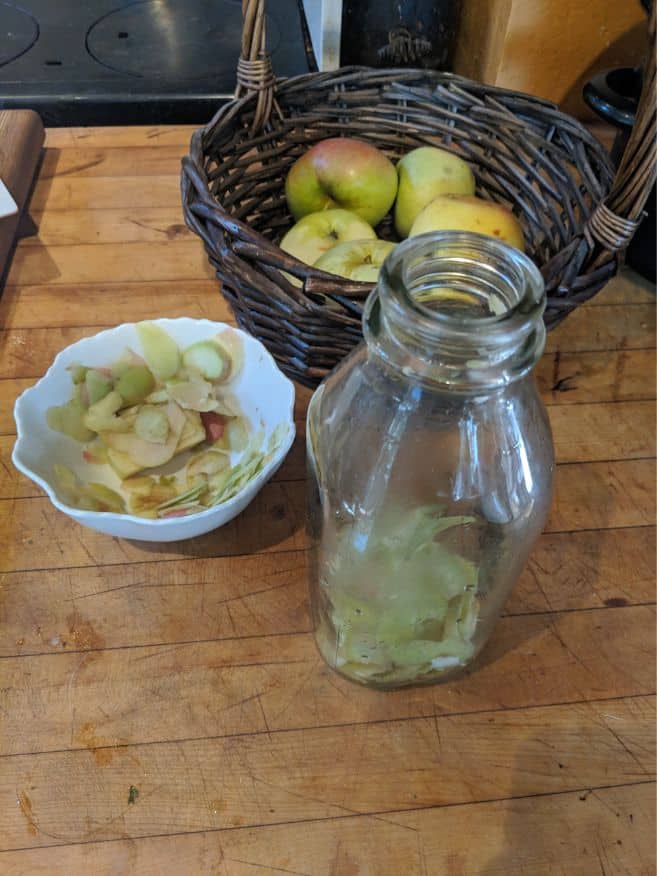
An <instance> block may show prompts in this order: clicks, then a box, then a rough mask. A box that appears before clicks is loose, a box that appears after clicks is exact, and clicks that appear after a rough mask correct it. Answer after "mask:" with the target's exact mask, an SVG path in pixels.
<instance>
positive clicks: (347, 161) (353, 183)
mask: <svg viewBox="0 0 657 876" xmlns="http://www.w3.org/2000/svg"><path fill="white" fill-rule="evenodd" d="M396 194H397V172H396V170H395V166H394V165H393V163H392V162H391V161H390V160H389V159H388V158H386V156H385V155H384V154H383V153H382V152H379V150H378V149H377V148H376V147H374V146H371V145H370V144H369V143H364V142H363V141H362V140H352V139H350V138H348V137H332V138H330V139H328V140H322V141H321V142H320V143H316V144H315V145H314V146H313V147H311V148H310V149H309V150H308V151H307V152H305V153H304V154H303V155H302V156H301V158H298V159H297V160H296V161H295V162H294V164H293V165H292V168H291V169H290V172H289V173H288V175H287V178H286V180H285V197H286V198H287V204H288V207H289V208H290V213H292V215H293V216H294V218H295V219H301V218H302V217H303V216H307V215H308V214H310V213H317V212H318V211H319V210H327V209H331V208H333V207H342V208H344V209H345V210H351V212H352V213H356V214H357V215H358V216H360V217H361V218H362V219H365V221H366V222H369V224H370V225H376V224H377V223H378V222H380V221H381V220H382V219H383V217H384V216H385V215H386V213H387V212H388V210H389V209H390V208H391V207H392V204H393V201H394V200H395V195H396Z"/></svg>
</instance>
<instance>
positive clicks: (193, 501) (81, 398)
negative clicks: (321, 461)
mask: <svg viewBox="0 0 657 876" xmlns="http://www.w3.org/2000/svg"><path fill="white" fill-rule="evenodd" d="M149 333H150V334H149ZM163 339H164V344H162V341H163ZM153 341H154V346H153V344H152V342H153ZM154 351H155V352H154ZM154 356H155V358H154ZM158 357H159V359H158ZM91 373H93V376H91V377H89V375H90V374H91ZM293 406H294V387H293V384H292V383H291V382H290V381H289V380H288V379H287V377H285V376H284V375H283V374H282V372H281V371H280V370H279V369H278V367H277V366H276V363H275V362H274V360H273V358H272V357H271V355H270V354H269V353H268V352H267V350H266V349H265V348H264V347H263V345H262V344H261V343H260V342H259V341H257V340H255V338H252V337H251V336H250V335H248V334H246V333H244V332H242V331H240V330H239V329H234V328H232V327H230V326H228V325H226V324H224V323H216V322H211V321H209V320H196V319H189V318H180V319H158V320H153V321H151V322H148V323H138V324H133V323H126V324H123V325H120V326H117V327H116V328H113V329H109V330H107V331H104V332H101V333H99V334H98V335H95V336H93V337H91V338H85V339H83V340H81V341H78V342H77V343H76V344H73V345H71V346H70V347H67V348H66V349H65V350H63V351H62V352H61V353H59V354H58V355H57V357H56V358H55V361H54V362H53V364H52V366H51V367H50V369H49V370H48V372H47V373H46V375H45V376H44V377H43V378H41V380H39V381H38V382H37V383H36V384H35V385H34V386H32V387H30V388H29V389H28V390H26V391H25V392H24V393H23V394H22V395H21V396H20V397H19V399H18V400H17V402H16V405H15V408H14V416H15V420H16V426H17V433H18V438H17V441H16V444H15V447H14V451H13V454H12V460H13V462H14V464H15V465H16V467H17V468H18V469H19V470H20V471H22V472H23V473H24V474H25V475H27V477H29V478H31V479H32V480H33V481H35V483H37V484H39V486H41V487H42V488H43V489H44V490H45V491H46V493H47V494H48V496H49V498H50V500H51V501H52V503H53V504H54V505H55V506H56V507H57V508H58V509H59V510H61V511H63V512H64V513H65V514H67V515H68V516H70V517H72V518H74V519H75V520H77V521H78V522H80V523H82V524H83V525H86V526H89V527H91V528H92V529H96V530H98V531H100V532H105V533H108V534H110V535H114V536H121V537H126V538H135V539H143V540H150V541H175V540H179V539H183V538H191V537H194V536H196V535H200V534H202V533H205V532H209V531H210V530H212V529H215V528H217V527H219V526H222V525H223V524H224V523H226V522H228V521H229V520H231V519H232V518H233V517H235V516H236V515H237V514H239V513H240V512H241V511H242V510H243V509H244V508H245V507H246V506H247V505H248V503H249V502H250V501H251V500H252V499H253V498H254V496H255V495H256V493H257V492H258V490H259V489H260V488H261V487H262V486H263V484H264V483H265V482H266V481H267V480H268V479H269V478H270V477H271V476H272V475H273V474H274V472H275V471H276V470H277V469H278V467H279V466H280V464H281V463H282V461H283V459H284V458H285V456H286V455H287V453H288V451H289V449H290V447H291V445H292V442H293V440H294V433H295V429H294V419H293ZM49 422H50V425H49ZM53 427H54V428H53Z"/></svg>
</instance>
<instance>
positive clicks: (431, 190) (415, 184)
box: [395, 146, 475, 237]
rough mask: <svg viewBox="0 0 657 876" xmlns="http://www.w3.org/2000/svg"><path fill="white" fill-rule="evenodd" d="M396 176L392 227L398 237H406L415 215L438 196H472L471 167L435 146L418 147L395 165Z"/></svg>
mask: <svg viewBox="0 0 657 876" xmlns="http://www.w3.org/2000/svg"><path fill="white" fill-rule="evenodd" d="M397 175H398V176H399V188H398V190H397V200H396V201H395V228H396V229H397V233H398V234H399V236H400V237H408V233H409V231H410V230H411V225H412V224H413V222H414V221H415V218H416V217H417V215H418V214H419V213H420V211H421V210H423V209H424V207H426V205H427V204H428V203H429V202H430V201H433V199H434V198H437V197H438V195H447V194H454V195H474V193H475V178H474V175H473V173H472V171H471V170H470V166H469V165H468V164H466V162H465V161H463V159H462V158H459V157H458V155H453V154H452V153H451V152H447V151H446V150H445V149H436V148H435V147H434V146H420V147H419V148H418V149H413V151H412V152H409V153H408V154H407V155H405V156H404V157H403V158H402V159H401V160H400V161H399V162H398V163H397Z"/></svg>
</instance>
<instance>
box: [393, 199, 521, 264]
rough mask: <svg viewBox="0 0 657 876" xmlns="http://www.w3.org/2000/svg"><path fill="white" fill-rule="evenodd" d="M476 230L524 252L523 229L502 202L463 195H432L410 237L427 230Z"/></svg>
mask: <svg viewBox="0 0 657 876" xmlns="http://www.w3.org/2000/svg"><path fill="white" fill-rule="evenodd" d="M452 230H453V231H476V232H477V233H478V234H486V235H488V236H489V237H495V238H497V239H498V240H503V241H504V242H505V243H508V244H510V245H511V246H515V247H516V249H520V250H523V251H524V248H525V246H524V238H523V234H522V228H521V227H520V223H519V222H518V220H517V219H516V217H515V216H514V215H513V213H511V211H510V210H507V208H506V207H504V206H502V204H496V203H495V202H494V201H485V200H484V199H483V198H471V197H467V196H463V195H441V196H440V197H438V198H434V200H433V201H431V202H430V203H429V204H427V206H426V207H425V208H424V210H422V212H421V213H420V214H419V215H418V217H417V218H416V220H415V222H413V225H412V226H411V231H410V234H409V237H415V235H416V234H424V233H425V232H427V231H452Z"/></svg>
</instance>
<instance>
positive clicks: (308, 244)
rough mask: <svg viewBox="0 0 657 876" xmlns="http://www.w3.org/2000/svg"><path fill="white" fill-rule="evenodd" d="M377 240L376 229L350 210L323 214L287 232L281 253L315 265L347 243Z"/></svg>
mask: <svg viewBox="0 0 657 876" xmlns="http://www.w3.org/2000/svg"><path fill="white" fill-rule="evenodd" d="M367 239H371V240H372V239H373V240H376V234H375V233H374V230H373V229H372V226H371V225H369V224H368V223H367V222H365V220H364V219H361V218H360V216H356V214H355V213H350V212H349V210H322V211H321V212H319V213H311V214H310V215H309V216H304V217H303V219H300V220H299V221H298V222H297V223H296V225H293V226H292V228H290V230H289V231H288V232H287V234H286V235H285V237H284V238H283V240H282V241H281V249H282V250H284V251H285V252H287V253H289V254H290V255H292V256H294V257H295V258H298V259H299V260H300V261H302V262H305V263H306V264H307V265H314V264H315V262H316V261H317V259H318V258H319V257H320V256H322V255H324V253H325V252H327V251H328V250H329V249H331V247H333V246H335V245H336V244H337V243H342V242H343V241H345V240H367Z"/></svg>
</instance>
